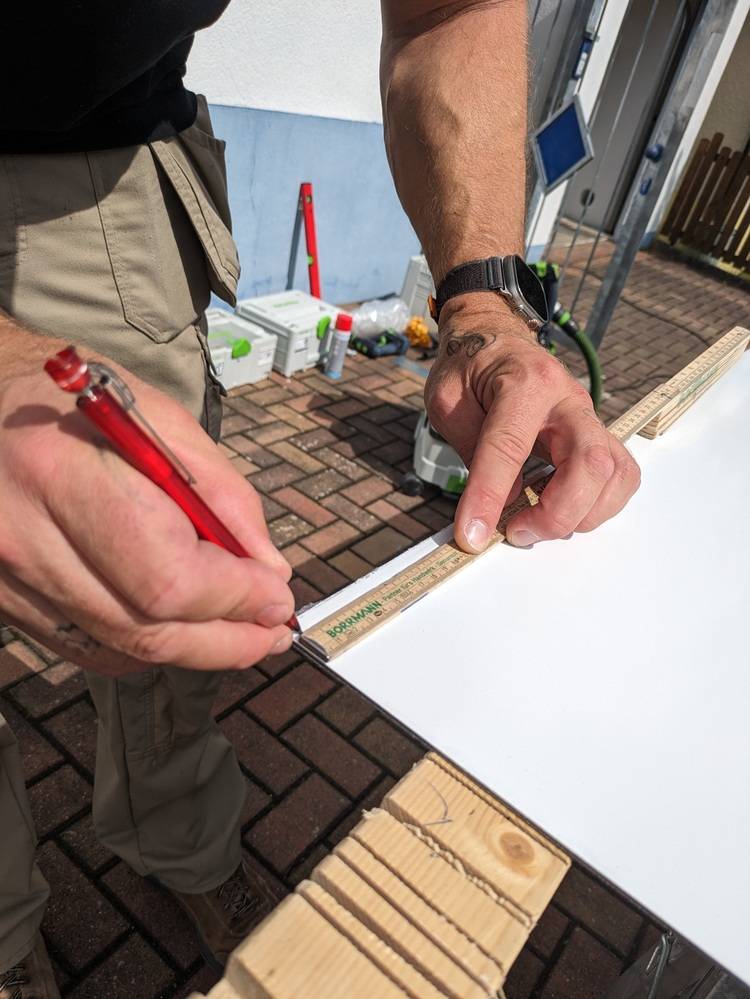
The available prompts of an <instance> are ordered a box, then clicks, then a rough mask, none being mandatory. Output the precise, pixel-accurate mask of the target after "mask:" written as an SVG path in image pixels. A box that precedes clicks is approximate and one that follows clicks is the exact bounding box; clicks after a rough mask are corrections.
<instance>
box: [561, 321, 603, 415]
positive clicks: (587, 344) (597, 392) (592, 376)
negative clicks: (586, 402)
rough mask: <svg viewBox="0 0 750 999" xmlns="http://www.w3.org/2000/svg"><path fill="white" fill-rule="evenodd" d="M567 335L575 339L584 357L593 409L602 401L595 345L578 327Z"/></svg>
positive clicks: (600, 371)
mask: <svg viewBox="0 0 750 999" xmlns="http://www.w3.org/2000/svg"><path fill="white" fill-rule="evenodd" d="M568 336H569V337H571V338H572V339H573V340H575V342H576V345H577V346H578V349H579V350H580V352H581V353H582V354H583V356H584V358H585V359H586V367H587V368H588V369H589V382H590V383H591V388H590V392H591V401H592V402H593V403H594V409H598V408H599V403H600V402H601V401H602V366H601V364H600V363H599V355H598V354H597V352H596V347H595V346H594V345H593V343H592V342H591V341H590V340H589V338H588V337H587V336H586V334H585V332H584V331H583V330H582V329H580V328H576V330H575V332H573V331H571V332H570V333H568Z"/></svg>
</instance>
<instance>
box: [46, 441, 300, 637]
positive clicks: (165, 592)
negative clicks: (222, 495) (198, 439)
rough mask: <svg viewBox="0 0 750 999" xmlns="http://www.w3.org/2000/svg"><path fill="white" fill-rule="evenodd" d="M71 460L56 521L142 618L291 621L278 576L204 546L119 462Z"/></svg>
mask: <svg viewBox="0 0 750 999" xmlns="http://www.w3.org/2000/svg"><path fill="white" fill-rule="evenodd" d="M81 447H85V444H83V443H82V444H81ZM67 457H68V460H67V462H66V467H65V469H64V470H63V469H61V470H60V474H59V475H58V476H57V477H56V480H55V486H54V488H51V489H50V490H49V491H48V494H47V496H46V502H47V504H48V508H49V511H50V513H51V515H52V519H53V520H54V522H55V523H56V524H57V526H58V528H59V529H60V530H61V531H62V532H63V534H64V535H65V537H66V538H67V539H68V542H69V543H70V544H71V545H72V547H73V548H74V549H75V550H76V551H78V552H79V553H80V555H81V556H82V557H83V558H84V559H85V560H86V561H87V562H88V563H89V565H90V566H92V567H93V568H94V569H95V570H96V571H97V573H98V574H99V576H100V577H101V579H102V581H103V582H105V583H106V584H107V585H109V586H110V587H111V588H112V589H114V590H115V591H116V592H117V593H119V594H120V596H121V597H123V598H124V599H125V600H126V601H127V602H128V603H129V604H130V605H131V606H133V607H134V608H136V609H137V610H138V611H140V612H141V613H142V614H144V615H145V616H147V617H150V618H152V619H156V620H169V619H174V620H194V621H206V620H213V619H217V618H228V619H234V620H245V621H247V620H260V616H261V615H263V616H264V617H266V616H267V615H264V611H266V610H267V609H268V608H272V607H275V608H276V609H275V610H274V611H273V614H272V616H273V617H274V618H275V620H274V621H273V623H277V622H278V623H280V622H281V621H282V620H285V619H286V618H285V617H284V616H283V615H284V614H285V613H286V612H287V611H288V613H286V617H287V618H288V617H289V616H290V615H291V614H292V613H293V607H294V601H293V597H292V594H291V591H290V590H289V587H288V586H287V585H286V583H285V581H284V579H283V578H282V575H281V574H280V573H279V572H276V571H273V570H272V569H271V568H270V567H269V566H268V564H267V563H265V562H263V561H261V560H260V559H256V558H250V559H244V558H236V557H235V556H234V555H231V554H230V553H229V552H225V551H223V550H222V549H221V548H219V547H217V546H216V545H214V544H211V543H210V542H206V541H200V540H199V539H198V538H197V536H196V533H195V528H194V527H193V525H192V523H191V522H190V520H189V519H188V517H187V516H186V515H185V514H184V513H183V512H182V510H180V509H179V507H178V506H177V505H176V504H175V503H174V502H173V501H172V500H171V499H170V498H169V497H168V496H166V495H165V494H164V493H163V492H162V491H161V490H160V489H159V488H158V487H157V486H156V485H154V484H153V483H152V482H150V481H149V480H148V479H147V478H145V476H143V475H141V474H140V473H139V472H137V471H135V470H134V469H132V468H130V466H128V465H127V464H126V463H125V462H123V461H121V460H120V459H119V458H118V457H117V456H115V455H113V454H111V453H106V455H105V454H103V457H104V460H103V461H100V462H94V463H92V464H89V463H88V462H87V461H86V460H85V459H86V457H87V456H86V455H84V456H83V457H84V461H81V462H79V461H77V460H75V459H76V458H77V457H80V455H78V454H75V453H70V452H69V453H68V456H67ZM233 474H234V472H233ZM61 480H62V481H61ZM223 481H224V485H225V486H228V487H231V486H232V485H233V481H232V479H229V481H228V482H227V480H226V479H224V480H223ZM215 482H218V484H221V478H220V477H219V476H217V477H216V479H215ZM263 623H266V621H265V620H264V621H263ZM267 623H269V624H270V623H272V622H271V621H268V622H267Z"/></svg>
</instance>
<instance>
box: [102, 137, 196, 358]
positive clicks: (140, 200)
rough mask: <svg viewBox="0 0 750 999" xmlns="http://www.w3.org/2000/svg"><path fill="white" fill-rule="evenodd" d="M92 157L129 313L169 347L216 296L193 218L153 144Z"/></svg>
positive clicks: (109, 241)
mask: <svg viewBox="0 0 750 999" xmlns="http://www.w3.org/2000/svg"><path fill="white" fill-rule="evenodd" d="M87 159H88V164H89V171H90V174H91V179H92V183H93V186H94V191H95V193H96V198H97V207H98V209H99V216H100V219H101V224H102V231H103V233H104V238H105V242H106V246H107V253H108V255H109V260H110V265H111V268H112V274H113V276H114V281H115V285H116V287H117V292H118V295H119V297H120V301H121V303H122V311H123V316H124V318H125V320H126V322H128V323H129V324H130V325H131V326H134V327H135V328H136V329H138V330H140V331H141V332H142V333H145V334H146V335H147V336H148V337H150V338H151V339H152V340H154V341H156V342H157V343H166V342H167V341H169V340H172V339H174V337H176V336H177V335H178V334H179V333H181V332H182V331H183V330H184V329H186V328H187V327H188V326H190V325H192V324H193V323H195V322H196V320H197V317H198V316H199V315H200V314H201V313H202V312H203V310H204V309H205V308H206V306H207V305H208V302H209V299H210V286H209V277H208V271H207V267H206V259H205V256H204V252H203V247H202V245H201V242H200V241H199V239H198V237H197V235H196V232H195V229H194V226H193V224H192V220H191V218H190V217H189V216H188V215H187V213H186V212H185V210H184V208H183V205H182V202H181V199H180V198H179V197H178V195H177V193H176V192H175V190H174V187H173V185H172V183H171V181H170V179H169V178H168V177H167V175H166V174H165V173H164V172H163V171H162V169H161V168H160V166H159V165H158V162H157V161H156V160H155V158H154V155H153V153H152V151H151V149H150V148H149V146H134V147H130V148H127V149H111V150H103V151H98V152H92V153H88V154H87Z"/></svg>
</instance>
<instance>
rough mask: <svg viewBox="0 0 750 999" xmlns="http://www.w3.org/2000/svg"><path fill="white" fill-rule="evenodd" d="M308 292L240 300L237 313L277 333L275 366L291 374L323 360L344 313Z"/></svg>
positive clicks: (289, 292)
mask: <svg viewBox="0 0 750 999" xmlns="http://www.w3.org/2000/svg"><path fill="white" fill-rule="evenodd" d="M340 311H341V310H340V309H337V308H336V307H335V306H334V305H327V304H326V303H325V302H321V301H320V299H318V298H313V297H312V295H308V294H307V293H306V292H304V291H280V292H277V293H275V294H273V295H260V296H259V297H258V298H245V299H243V300H242V301H241V302H238V303H237V309H236V312H237V315H238V316H242V318H243V319H249V320H250V321H251V322H253V323H257V324H258V325H259V326H262V327H263V329H265V330H268V331H269V333H275V334H276V336H277V338H278V342H277V346H276V356H275V358H274V362H273V366H274V368H275V369H276V371H280V372H281V373H282V374H284V375H286V376H287V377H289V375H292V374H294V372H295V371H304V369H305V368H311V367H312V366H313V365H315V364H317V363H318V361H320V360H322V359H323V358H324V356H325V354H326V353H327V351H328V344H329V341H330V335H331V329H332V327H333V324H334V322H335V320H336V316H337V315H338V313H339V312H340Z"/></svg>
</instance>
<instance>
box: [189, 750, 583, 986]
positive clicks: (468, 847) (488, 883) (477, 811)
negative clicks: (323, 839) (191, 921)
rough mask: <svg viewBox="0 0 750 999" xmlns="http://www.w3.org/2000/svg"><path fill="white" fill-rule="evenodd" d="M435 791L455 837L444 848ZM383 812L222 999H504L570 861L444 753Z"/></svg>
mask: <svg viewBox="0 0 750 999" xmlns="http://www.w3.org/2000/svg"><path fill="white" fill-rule="evenodd" d="M426 792H430V793H432V794H433V795H434V794H435V793H436V792H437V794H438V795H439V796H440V798H441V800H442V801H444V802H445V808H446V809H447V812H446V813H445V814H443V812H442V809H441V817H440V818H439V819H438V820H437V821H438V822H439V824H440V825H441V827H442V829H443V830H446V829H447V828H448V827H450V826H454V827H455V834H454V835H445V834H444V832H441V834H440V837H439V838H440V840H441V845H438V841H437V840H433V832H434V830H435V828H436V821H435V820H434V818H433V817H432V812H431V809H430V806H428V807H427V810H426V811H425V810H424V809H423V807H422V805H421V804H420V803H421V802H422V801H423V800H424V796H425V793H426ZM383 805H384V807H383V808H379V809H375V810H374V811H372V812H369V813H366V814H365V815H364V816H363V818H362V821H361V822H360V823H359V825H358V826H356V827H355V829H354V830H353V831H352V832H351V834H350V835H349V836H348V837H347V838H346V839H345V840H344V841H343V842H341V843H339V844H338V846H337V847H336V850H335V853H334V854H333V855H332V856H330V857H328V858H326V859H325V860H323V861H322V862H321V863H320V864H319V865H318V866H317V867H316V868H315V870H314V871H313V872H312V874H311V875H310V879H309V880H307V881H303V882H302V883H301V884H300V885H299V886H298V887H297V891H296V893H295V895H294V896H292V898H290V899H287V900H286V901H285V902H283V903H282V904H281V906H279V908H278V909H276V911H275V912H273V913H272V914H271V915H270V916H268V917H267V919H266V920H264V922H263V923H262V924H261V925H260V926H259V927H258V928H257V929H256V930H255V931H254V932H253V933H252V934H251V935H250V936H249V937H248V939H247V940H246V941H245V942H244V943H243V944H241V945H240V946H239V947H238V948H237V950H235V951H234V953H233V954H232V956H231V957H230V960H229V963H228V965H227V973H226V977H225V978H224V979H222V981H221V982H220V983H219V984H218V985H217V986H216V988H215V989H214V990H212V992H211V993H210V999H256V997H258V999H260V997H263V999H292V997H294V999H331V997H333V999H335V997H339V996H340V997H344V996H347V997H355V996H357V997H358V996H377V997H378V999H380V996H383V997H387V996H391V995H399V996H409V997H411V999H446V997H447V999H491V997H498V996H500V997H501V996H502V984H503V982H504V980H505V977H506V975H507V973H508V970H509V969H510V967H511V965H512V963H513V961H514V960H515V958H516V956H517V954H518V953H519V951H520V950H521V947H522V946H523V944H524V943H525V941H526V939H527V938H528V935H529V933H530V932H531V930H532V928H533V926H534V925H535V923H536V920H537V918H538V916H539V915H540V914H541V912H542V911H543V910H544V908H545V906H546V904H547V903H548V902H549V900H550V898H551V897H552V894H553V892H554V890H555V888H556V887H557V885H558V884H559V883H560V880H561V878H562V877H563V875H564V874H565V872H566V870H567V869H568V866H569V863H570V862H569V860H568V858H567V857H566V856H565V854H563V853H562V852H561V851H560V850H559V849H558V848H556V847H554V846H553V845H552V844H551V843H549V842H548V841H547V840H545V838H544V837H543V836H541V835H540V834H539V833H538V832H536V830H534V829H532V828H531V827H529V826H528V825H527V824H526V823H524V822H522V821H521V820H517V819H516V818H515V816H514V815H513V813H512V812H510V811H509V810H508V809H507V808H505V807H504V806H502V805H500V804H499V803H498V804H497V806H496V807H495V803H494V802H493V799H492V798H491V796H488V795H487V794H486V792H484V791H482V790H481V789H480V788H478V787H476V785H474V783H473V782H472V781H471V780H470V779H469V778H468V777H467V776H466V775H465V774H462V773H460V771H458V770H456V769H455V768H454V767H452V766H451V765H450V764H449V763H447V762H446V761H445V760H442V759H441V758H440V757H439V756H437V755H435V754H430V756H429V757H426V758H425V759H424V760H423V761H422V762H421V763H419V764H418V765H417V766H416V767H415V768H414V769H413V770H412V771H411V772H410V773H409V774H407V775H406V776H405V777H404V778H402V780H401V781H400V782H399V783H398V784H397V785H396V787H395V788H394V789H393V791H392V793H391V795H389V796H388V797H387V799H386V800H385V801H384V803H383ZM404 808H406V810H407V811H408V813H409V819H408V821H400V819H399V818H397V817H396V814H391V812H393V813H400V812H402V811H403V809H404ZM496 868H498V870H496ZM193 999H198V997H196V996H194V997H193Z"/></svg>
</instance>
